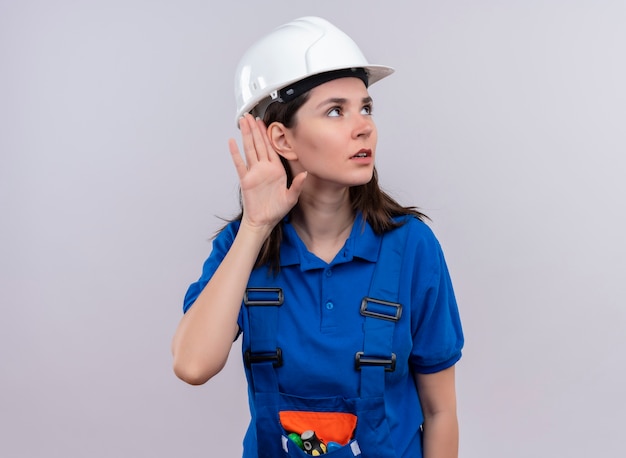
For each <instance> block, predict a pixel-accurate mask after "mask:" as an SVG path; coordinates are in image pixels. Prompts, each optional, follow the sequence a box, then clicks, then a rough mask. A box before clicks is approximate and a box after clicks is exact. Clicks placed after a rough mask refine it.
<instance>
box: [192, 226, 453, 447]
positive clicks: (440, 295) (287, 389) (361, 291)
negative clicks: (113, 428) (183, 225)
mask: <svg viewBox="0 0 626 458" xmlns="http://www.w3.org/2000/svg"><path fill="white" fill-rule="evenodd" d="M406 225H407V230H408V236H407V240H406V245H405V247H404V250H403V258H402V263H401V266H399V275H400V290H399V292H398V302H399V303H401V304H402V305H403V308H402V315H401V317H400V320H399V321H398V322H397V323H396V324H395V331H394V334H393V343H392V349H393V352H394V353H395V354H396V357H397V365H396V370H395V371H393V372H386V373H385V375H384V377H385V402H386V409H387V412H386V413H387V424H388V426H389V434H390V437H391V442H392V443H393V444H394V447H395V452H396V456H398V457H416V456H419V455H420V453H419V451H418V448H419V442H420V437H419V426H420V424H421V423H422V421H423V417H422V413H421V408H420V405H419V398H418V395H417V392H416V389H415V384H414V381H413V373H414V372H419V373H433V372H437V371H440V370H443V369H445V368H447V367H450V366H451V365H453V364H455V363H456V362H457V361H458V360H459V359H460V357H461V349H462V347H463V333H462V329H461V322H460V318H459V313H458V309H457V305H456V301H455V297H454V293H453V289H452V284H451V281H450V277H449V274H448V270H447V267H446V264H445V260H444V256H443V253H442V251H441V247H440V245H439V243H438V241H437V240H436V238H435V236H434V235H433V233H432V231H431V230H430V228H429V227H428V226H427V225H425V224H424V223H422V222H420V221H419V220H417V219H415V218H408V219H407V221H406ZM237 228H238V223H232V224H230V225H229V226H228V227H227V228H226V229H224V231H222V232H221V233H220V234H219V236H218V237H217V238H216V239H215V241H214V244H213V251H212V252H211V255H210V256H209V258H208V260H207V261H206V262H205V264H204V269H203V273H202V276H201V278H200V280H199V281H198V282H196V283H194V284H192V285H191V286H190V287H189V290H188V292H187V295H186V297H185V302H184V310H185V311H186V310H187V309H188V308H189V307H190V306H191V304H193V302H194V301H195V299H196V297H197V296H198V294H199V293H200V292H201V291H202V289H203V288H204V286H205V285H206V283H207V282H208V280H209V279H210V278H211V276H212V274H213V272H214V271H215V270H216V269H217V266H218V265H219V263H220V262H221V260H222V259H223V258H224V256H225V254H226V253H227V251H228V249H229V247H230V245H231V244H232V241H233V239H234V237H235V234H236V231H237ZM284 233H285V237H284V240H283V243H282V245H281V271H280V274H279V275H278V276H277V277H276V278H272V277H271V276H268V273H267V269H266V268H259V269H255V270H254V271H253V272H252V274H251V276H250V281H249V283H248V284H249V286H254V287H256V286H264V285H265V286H274V287H280V288H282V290H283V292H284V296H285V304H284V305H283V306H282V307H281V312H280V318H279V324H278V333H277V336H276V343H277V345H278V346H279V347H281V348H282V349H283V366H282V367H281V368H280V369H279V370H277V371H276V377H277V383H278V385H279V387H280V390H281V391H282V392H284V393H289V394H290V395H294V396H300V397H303V398H308V397H325V396H335V395H336V396H342V397H346V398H356V397H358V396H359V393H360V381H361V379H360V374H359V372H358V371H356V370H355V369H354V354H355V351H359V350H360V349H362V347H363V329H364V325H365V318H364V317H363V316H362V315H361V314H360V313H359V308H360V304H361V299H362V298H363V297H365V296H367V295H368V292H369V287H370V280H371V278H372V274H373V272H374V269H375V267H376V265H377V264H376V263H377V261H378V259H379V254H380V253H379V252H380V246H381V241H382V237H381V236H379V235H376V234H375V233H374V232H373V231H372V229H371V227H370V226H369V225H368V224H366V223H362V221H361V220H360V218H357V221H356V222H355V224H354V227H353V229H352V233H351V235H350V237H349V239H348V240H347V241H346V244H345V245H344V247H343V249H342V250H340V252H339V253H338V254H337V256H336V257H335V259H334V260H333V261H332V262H331V263H330V264H327V263H326V262H324V261H322V260H321V259H319V258H317V257H316V256H315V255H313V254H312V253H310V252H309V251H308V250H307V249H306V247H305V246H304V244H303V242H302V241H301V240H300V238H299V237H298V236H297V234H296V232H295V230H294V229H293V227H292V226H291V225H290V224H289V223H285V231H284ZM396 267H398V266H396ZM239 326H240V328H241V330H242V333H243V343H242V347H243V348H244V349H246V348H248V347H249V346H250V342H249V341H248V340H247V339H248V337H247V336H248V333H249V330H250V323H249V320H248V318H247V315H246V314H245V313H241V314H240V316H239ZM250 407H251V414H252V422H254V420H255V416H256V414H255V411H254V406H253V404H252V403H251V406H250ZM253 429H254V428H250V429H249V431H248V434H247V435H246V438H245V440H244V447H245V450H246V455H245V456H255V454H254V449H255V448H256V442H255V441H256V439H255V435H256V434H255V432H254V431H253Z"/></svg>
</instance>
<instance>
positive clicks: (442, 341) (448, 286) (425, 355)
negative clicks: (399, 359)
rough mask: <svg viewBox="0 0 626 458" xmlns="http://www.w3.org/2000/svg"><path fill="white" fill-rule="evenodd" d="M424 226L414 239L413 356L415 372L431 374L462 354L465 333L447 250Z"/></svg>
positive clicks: (423, 225) (411, 356)
mask: <svg viewBox="0 0 626 458" xmlns="http://www.w3.org/2000/svg"><path fill="white" fill-rule="evenodd" d="M421 226H422V227H421V228H420V229H419V231H418V232H419V233H420V234H418V235H417V238H416V239H414V243H415V253H416V256H415V260H414V276H413V279H412V281H413V285H412V300H413V302H412V304H411V305H412V313H413V317H414V318H413V320H412V324H411V332H412V337H413V348H412V351H411V355H410V359H409V360H410V364H411V367H412V370H413V371H414V372H418V373H423V374H429V373H434V372H439V371H441V370H444V369H447V368H448V367H450V366H452V365H454V364H455V363H456V362H457V361H458V360H459V359H460V358H461V350H462V348H463V345H464V336H463V330H462V326H461V319H460V315H459V310H458V306H457V302H456V298H455V295H454V290H453V288H452V281H451V279H450V274H449V272H448V267H447V265H446V261H445V258H444V254H443V251H442V249H441V246H440V244H439V242H438V241H437V239H436V238H435V235H434V234H433V233H432V231H431V230H430V228H428V226H426V225H425V224H423V223H422V224H421Z"/></svg>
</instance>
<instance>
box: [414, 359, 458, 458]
mask: <svg viewBox="0 0 626 458" xmlns="http://www.w3.org/2000/svg"><path fill="white" fill-rule="evenodd" d="M414 377H415V383H416V385H417V390H418V393H419V397H420V402H421V404H422V410H423V412H424V436H423V439H424V440H423V443H424V458H458V456H459V424H458V420H457V415H456V386H455V376H454V366H451V367H449V368H447V369H444V370H442V371H440V372H435V373H433V374H417V373H416V374H414Z"/></svg>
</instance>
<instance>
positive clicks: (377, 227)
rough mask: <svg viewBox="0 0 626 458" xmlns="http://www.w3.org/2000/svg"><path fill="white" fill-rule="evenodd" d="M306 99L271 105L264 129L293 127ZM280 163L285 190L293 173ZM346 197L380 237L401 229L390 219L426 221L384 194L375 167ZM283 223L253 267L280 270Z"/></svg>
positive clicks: (415, 212)
mask: <svg viewBox="0 0 626 458" xmlns="http://www.w3.org/2000/svg"><path fill="white" fill-rule="evenodd" d="M308 98H309V92H305V93H304V94H302V95H300V96H299V97H297V98H295V99H293V100H292V101H290V102H287V103H280V102H274V103H272V104H270V105H269V106H268V107H267V110H266V111H265V114H264V115H263V122H264V123H265V125H266V126H269V125H270V124H271V123H273V122H280V123H282V124H283V125H284V126H285V127H287V128H292V127H294V126H295V125H296V113H297V112H298V110H299V109H300V107H301V106H302V105H304V103H305V102H306V101H307V100H308ZM280 160H281V162H282V164H283V167H284V168H285V171H286V173H287V187H289V186H291V182H292V180H293V174H292V172H291V169H290V167H289V163H288V162H287V160H286V159H284V158H283V157H282V156H281V158H280ZM349 195H350V202H351V203H352V209H353V211H354V212H355V213H356V212H361V214H362V215H363V220H364V221H367V222H368V223H369V224H370V226H371V227H372V229H373V230H374V232H375V233H377V234H383V233H385V232H387V231H390V230H391V229H394V228H396V227H398V226H401V225H402V223H399V222H396V221H394V220H393V218H394V217H396V216H403V215H411V216H414V217H415V218H417V219H419V220H420V221H423V220H424V219H427V218H428V217H427V216H426V215H425V214H423V213H422V212H420V211H419V210H418V209H417V208H416V207H412V206H411V207H404V206H402V205H400V204H399V203H398V202H397V201H396V200H395V199H393V198H392V197H391V196H390V195H389V194H387V193H386V192H384V191H383V190H382V189H381V188H380V186H379V185H378V172H377V171H376V167H374V173H373V175H372V179H371V180H370V181H369V183H366V184H364V185H359V186H353V187H351V188H350V191H349ZM240 203H241V199H240ZM242 217H243V208H242V210H241V212H240V213H239V215H238V216H237V217H236V218H235V219H234V220H233V221H241V218H242ZM283 224H284V222H283V221H281V222H280V223H278V224H277V225H276V226H275V227H274V229H273V230H272V232H271V234H270V236H269V237H268V238H267V240H266V241H265V243H264V244H263V246H262V248H261V251H260V253H259V257H258V258H257V261H256V264H255V267H260V266H262V265H269V268H270V271H272V272H278V271H279V270H280V244H281V242H282V239H283Z"/></svg>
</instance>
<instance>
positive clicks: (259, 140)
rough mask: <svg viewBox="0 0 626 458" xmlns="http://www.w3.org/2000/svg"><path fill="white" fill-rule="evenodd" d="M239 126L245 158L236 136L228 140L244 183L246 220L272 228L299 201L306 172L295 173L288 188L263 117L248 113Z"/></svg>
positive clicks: (246, 222)
mask: <svg viewBox="0 0 626 458" xmlns="http://www.w3.org/2000/svg"><path fill="white" fill-rule="evenodd" d="M239 127H240V129H241V136H242V142H243V151H244V155H245V161H244V160H243V158H242V156H241V153H240V152H239V148H238V147H237V142H236V141H235V140H234V139H232V138H231V139H230V140H229V141H228V147H229V149H230V154H231V156H232V159H233V163H234V164H235V169H236V170H237V175H238V176H239V183H240V186H241V194H242V200H243V219H242V224H247V225H249V226H250V227H253V228H261V229H269V230H271V229H272V228H274V226H275V225H276V224H278V222H279V221H280V220H281V219H282V218H283V217H284V216H285V215H286V214H287V213H288V212H289V210H291V209H292V208H293V206H294V205H295V204H296V202H298V197H299V195H300V192H301V191H302V186H303V184H304V180H305V178H306V172H303V173H300V174H298V175H297V176H296V177H294V179H293V182H292V184H291V186H290V187H289V188H287V174H286V173H285V169H284V168H283V165H282V163H281V161H280V158H279V156H278V154H277V153H276V151H274V149H273V148H272V145H271V144H270V141H269V138H268V137H267V129H266V128H265V124H264V123H263V121H261V120H260V119H254V118H253V117H252V116H251V115H250V114H246V115H245V116H243V117H242V118H241V119H240V120H239Z"/></svg>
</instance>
